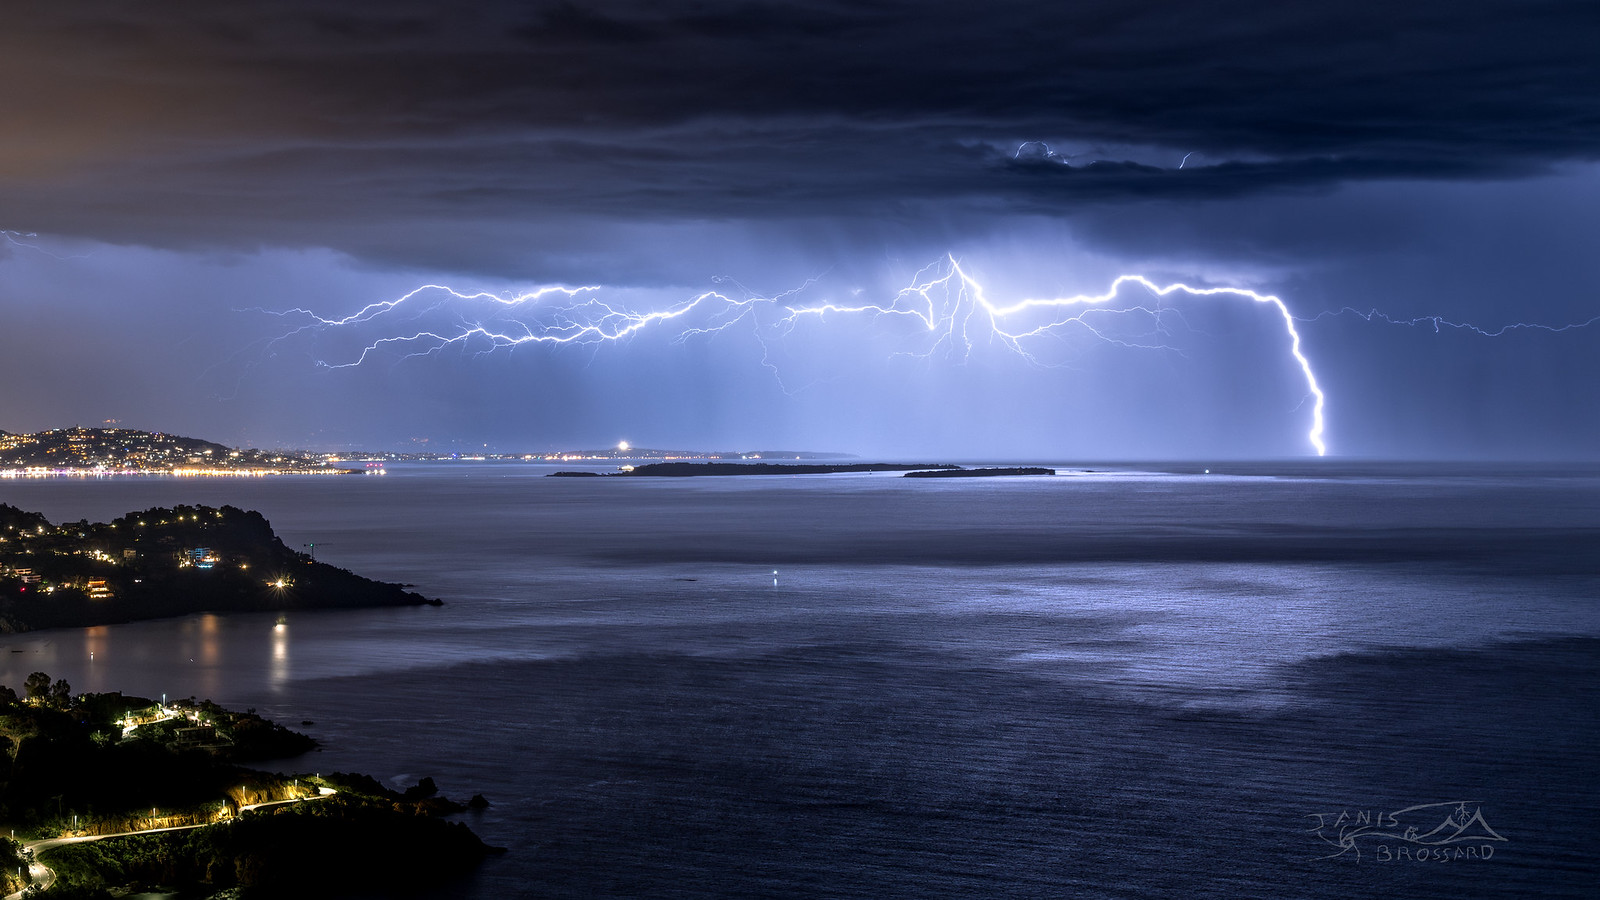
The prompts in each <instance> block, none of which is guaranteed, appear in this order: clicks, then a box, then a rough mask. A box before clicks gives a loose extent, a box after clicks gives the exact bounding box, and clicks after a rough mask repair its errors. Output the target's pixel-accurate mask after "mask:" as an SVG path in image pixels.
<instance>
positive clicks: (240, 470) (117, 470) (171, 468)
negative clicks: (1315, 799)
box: [0, 428, 349, 477]
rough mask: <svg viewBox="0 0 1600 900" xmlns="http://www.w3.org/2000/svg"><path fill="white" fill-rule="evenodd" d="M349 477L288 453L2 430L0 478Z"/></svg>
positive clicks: (157, 436) (125, 434)
mask: <svg viewBox="0 0 1600 900" xmlns="http://www.w3.org/2000/svg"><path fill="white" fill-rule="evenodd" d="M290 473H293V474H319V475H321V474H337V475H344V474H349V470H347V469H342V468H335V467H333V466H331V465H330V464H329V463H328V462H327V461H326V460H324V459H322V458H320V457H317V456H313V455H311V454H306V453H297V452H291V451H287V450H255V449H251V450H236V449H233V448H230V447H225V446H223V445H222V444H216V443H212V442H211V441H202V440H199V439H198V438H188V437H179V436H177V435H171V434H162V433H160V432H154V431H136V430H133V429H130V428H63V429H58V430H54V431H41V432H38V433H36V434H10V433H8V432H4V431H0V476H9V477H18V476H30V475H32V476H37V475H68V474H77V475H282V474H290Z"/></svg>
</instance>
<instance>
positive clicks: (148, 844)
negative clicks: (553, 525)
mask: <svg viewBox="0 0 1600 900" xmlns="http://www.w3.org/2000/svg"><path fill="white" fill-rule="evenodd" d="M23 689H24V695H25V696H23V697H18V696H17V694H16V693H15V692H14V691H12V690H11V689H10V688H6V687H3V686H0V820H3V821H4V822H5V823H6V824H5V826H4V827H5V828H7V829H9V828H13V827H14V828H16V830H17V833H18V835H19V837H20V836H27V837H34V838H44V837H54V836H57V835H62V834H74V835H84V834H87V835H99V834H121V833H122V832H126V831H142V830H147V829H152V828H162V827H171V826H181V825H207V826H208V827H204V828H196V829H190V830H184V831H173V832H163V833H155V834H143V835H134V836H127V837H115V838H107V839H105V840H101V841H93V842H88V843H81V844H72V845H67V846H60V847H53V848H45V849H43V850H41V852H40V855H39V861H40V862H42V863H44V864H45V865H48V866H49V867H51V868H52V869H54V870H55V871H56V874H57V877H58V879H59V880H58V881H57V883H56V885H55V887H53V888H52V889H51V890H50V892H49V896H51V897H69V898H70V897H96V898H100V897H109V896H114V895H120V894H121V893H123V892H125V891H127V890H130V889H135V888H140V887H150V886H155V885H161V886H166V887H171V888H176V889H178V890H179V892H180V895H181V896H184V897H190V896H194V897H204V896H211V895H213V894H215V893H217V892H220V891H228V890H233V891H235V892H236V894H235V896H243V897H253V896H259V897H278V896H350V895H358V894H359V895H371V894H376V895H382V896H388V895H393V894H400V893H405V892H406V891H409V890H413V889H418V888H425V887H430V886H436V885H438V884H439V883H441V882H443V881H445V880H447V879H449V878H450V877H452V876H455V875H457V874H459V873H461V872H463V871H465V870H467V869H469V868H470V867H471V866H472V865H474V864H475V863H476V862H477V861H479V860H480V859H482V857H483V856H484V855H485V854H486V853H489V852H491V848H488V847H486V846H485V845H484V844H483V843H482V842H481V841H480V840H479V839H478V838H477V836H476V835H474V834H473V833H472V831H471V830H470V829H468V828H467V827H466V826H465V825H461V824H456V823H451V822H447V821H445V820H444V819H442V818H441V817H442V816H445V815H449V814H452V813H457V812H460V811H462V810H464V809H466V808H467V807H464V806H462V805H461V804H458V803H454V802H452V801H450V800H448V799H446V798H444V797H441V796H439V795H438V789H437V787H436V786H435V785H434V784H433V782H432V780H431V779H423V781H422V782H420V783H419V784H418V785H416V786H415V787H413V788H410V789H409V790H407V791H405V792H404V793H398V792H395V791H391V790H389V789H387V788H385V787H384V786H383V785H381V784H379V783H378V782H377V781H376V780H374V779H372V778H371V777H369V776H365V775H356V774H348V775H347V774H339V773H336V774H332V775H328V776H327V777H325V778H324V777H318V776H308V775H303V774H302V775H299V776H289V775H281V774H273V773H267V772H259V771H255V770H251V769H247V768H242V767H240V766H239V765H237V763H238V762H239V761H241V760H248V759H265V758H276V757H282V756H284V755H292V754H298V753H302V752H304V751H305V750H308V749H310V748H312V747H314V746H315V742H314V741H312V740H311V739H310V738H307V737H305V736H304V735H299V734H296V733H294V732H292V731H289V730H288V729H285V728H283V727H281V726H279V725H276V724H274V723H272V722H270V721H267V720H266V719H263V718H261V717H260V716H257V715H256V714H255V712H254V711H253V710H247V711H245V712H242V713H240V712H234V711H230V710H227V709H224V708H222V707H220V706H218V705H216V704H214V703H211V702H210V701H195V700H194V699H193V698H190V699H188V700H182V701H178V702H177V703H174V704H172V705H171V706H170V707H168V708H167V709H166V710H163V709H162V708H161V707H160V706H159V705H158V704H155V703H153V702H152V701H150V700H148V699H145V698H141V697H128V696H124V695H122V694H117V693H110V694H84V695H79V696H73V695H72V691H71V687H70V686H69V685H67V684H66V682H64V681H60V680H55V681H52V680H51V679H50V677H49V676H48V675H46V674H44V673H42V672H37V673H34V674H33V675H31V676H29V677H28V679H27V681H26V682H25V684H24V686H23ZM173 713H176V714H177V717H176V718H166V719H163V720H162V721H158V722H148V723H146V724H138V723H140V722H145V721H146V720H149V719H154V718H158V717H162V716H171V715H172V714H173ZM124 723H127V724H132V725H133V726H134V727H132V728H131V730H130V731H128V733H127V735H126V736H124ZM323 789H330V790H332V791H334V792H336V793H333V794H331V795H326V796H324V795H323V794H322V790H323ZM282 800H303V802H298V803H293V804H287V805H282V806H273V807H267V808H263V809H256V810H249V811H244V812H241V808H242V807H244V806H247V805H253V804H258V803H273V802H277V801H282ZM474 800H475V801H476V802H475V804H474V807H473V808H477V807H478V806H479V805H480V804H481V802H482V801H481V799H480V798H474ZM18 849H19V848H18V847H17V846H15V845H11V844H8V843H5V842H0V863H4V864H7V865H9V866H10V868H9V869H6V870H4V871H9V872H12V873H15V872H16V871H17V869H18V867H19V866H24V865H26V863H25V862H24V861H22V860H21V859H19V858H17V851H18ZM12 882H13V883H8V885H7V887H8V889H16V888H17V887H20V883H17V882H16V880H15V879H13V880H12ZM112 891H115V892H116V894H113V893H112Z"/></svg>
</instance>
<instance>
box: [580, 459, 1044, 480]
mask: <svg viewBox="0 0 1600 900" xmlns="http://www.w3.org/2000/svg"><path fill="white" fill-rule="evenodd" d="M858 472H859V473H871V472H903V473H904V477H906V478H986V477H997V476H1000V477H1003V476H1016V475H1054V474H1056V470H1055V469H1046V468H1040V467H1034V466H1028V467H1021V466H1008V467H990V468H977V469H968V468H964V467H962V466H958V465H955V464H954V463H712V462H706V463H688V462H670V463H653V464H650V465H644V466H624V467H623V468H622V469H621V470H620V471H617V472H581V471H561V472H551V473H550V475H549V476H548V477H550V478H613V477H631V478H638V477H645V478H652V477H653V478H697V477H725V476H749V475H846V474H852V473H858Z"/></svg>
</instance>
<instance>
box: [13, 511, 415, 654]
mask: <svg viewBox="0 0 1600 900" xmlns="http://www.w3.org/2000/svg"><path fill="white" fill-rule="evenodd" d="M440 602H441V601H439V600H430V599H428V598H426V597H423V596H422V595H420V594H417V593H414V592H412V591H408V590H406V589H405V587H404V586H402V585H398V584H390V583H387V582H381V581H373V580H371V579H369V578H363V577H361V576H360V575H357V574H355V573H353V572H350V571H349V570H347V569H341V568H338V567H335V566H331V565H328V564H326V563H321V562H317V561H316V560H315V559H313V558H312V557H311V556H310V555H308V554H305V553H300V552H298V551H294V550H291V549H289V548H288V547H287V546H285V545H284V543H283V541H282V540H280V539H279V538H278V536H277V535H276V534H274V533H273V530H272V526H271V524H270V523H268V522H267V520H266V518H265V517H263V516H262V515H261V514H260V513H259V512H254V511H246V510H242V509H238V508H236V507H232V506H222V507H209V506H176V507H173V508H170V509H167V508H160V507H158V508H153V509H146V510H143V511H140V512H131V513H128V514H127V515H125V516H122V517H121V518H118V519H115V520H113V521H111V522H104V523H90V522H87V521H79V522H69V523H66V524H60V525H57V524H53V523H51V522H49V521H48V520H46V519H45V517H44V516H42V515H40V514H39V513H33V512H27V511H24V510H21V509H17V508H16V507H13V506H8V505H5V504H0V632H18V631H31V630H34V629H39V628H63V627H82V626H88V625H109V624H115V623H121V622H132V621H136V620H140V619H154V618H162V617H166V616H178V615H187V614H190V613H197V612H273V611H287V610H306V609H340V608H353V607H375V606H416V605H424V604H427V605H438V604H439V603H440Z"/></svg>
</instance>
